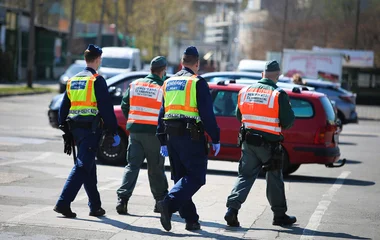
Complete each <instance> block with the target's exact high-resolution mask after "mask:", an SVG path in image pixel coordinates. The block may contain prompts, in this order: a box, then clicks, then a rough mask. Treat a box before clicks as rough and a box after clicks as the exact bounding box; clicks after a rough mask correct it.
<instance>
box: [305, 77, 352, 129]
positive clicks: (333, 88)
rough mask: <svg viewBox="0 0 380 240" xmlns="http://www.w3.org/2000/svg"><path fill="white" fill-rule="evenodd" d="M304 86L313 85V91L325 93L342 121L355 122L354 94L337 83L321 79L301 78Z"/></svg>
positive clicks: (344, 122)
mask: <svg viewBox="0 0 380 240" xmlns="http://www.w3.org/2000/svg"><path fill="white" fill-rule="evenodd" d="M303 81H304V84H305V85H306V86H310V87H313V88H314V89H315V91H317V92H321V93H324V94H326V95H327V97H328V98H329V99H330V100H331V101H334V102H335V106H336V108H337V110H338V119H339V120H340V121H341V122H342V123H343V124H347V123H357V122H358V114H357V112H356V94H355V93H352V92H350V91H347V90H345V89H343V88H341V87H340V86H339V85H337V84H335V83H331V82H326V81H322V80H311V79H303Z"/></svg>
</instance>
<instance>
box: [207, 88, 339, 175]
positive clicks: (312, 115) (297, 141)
mask: <svg viewBox="0 0 380 240" xmlns="http://www.w3.org/2000/svg"><path fill="white" fill-rule="evenodd" d="M244 86H246V85H243V84H236V83H227V84H226V83H225V82H224V81H221V82H219V83H209V87H210V91H211V95H212V98H213V101H214V113H215V115H216V118H217V122H218V125H219V127H220V142H221V150H220V152H219V154H218V156H217V157H214V156H213V155H211V154H210V155H209V158H210V159H218V160H226V161H239V159H240V154H241V150H240V148H239V147H238V146H237V138H238V131H239V128H240V122H239V121H238V120H237V119H236V116H235V114H236V105H237V99H238V93H239V91H240V90H241V89H242V88H243V87H244ZM284 91H286V92H287V93H288V95H289V98H290V103H291V105H292V108H293V111H294V113H295V116H296V120H295V122H294V125H293V127H292V128H290V129H288V130H283V132H282V133H283V135H284V137H285V140H284V142H283V143H282V145H283V147H284V149H285V159H284V169H283V172H284V174H285V175H287V174H290V173H293V172H294V171H296V170H297V169H298V168H299V167H300V165H301V164H306V163H319V164H325V165H326V166H330V167H332V166H335V165H334V163H335V162H336V161H338V160H339V157H340V150H339V146H338V141H339V133H338V127H337V124H336V122H335V120H336V115H335V113H334V109H333V106H332V104H331V102H330V101H329V99H328V98H327V97H326V96H325V95H324V94H321V93H317V92H315V91H307V90H306V91H305V90H302V89H301V88H299V87H295V88H293V89H284Z"/></svg>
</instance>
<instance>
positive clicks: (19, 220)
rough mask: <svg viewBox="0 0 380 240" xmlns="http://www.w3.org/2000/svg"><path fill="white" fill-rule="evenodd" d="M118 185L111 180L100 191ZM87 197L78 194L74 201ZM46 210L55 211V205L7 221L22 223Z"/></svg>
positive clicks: (118, 184) (118, 183)
mask: <svg viewBox="0 0 380 240" xmlns="http://www.w3.org/2000/svg"><path fill="white" fill-rule="evenodd" d="M116 186H120V181H118V182H111V183H109V184H107V185H105V186H102V187H99V188H98V191H99V192H100V191H103V190H109V189H111V188H113V187H116ZM86 198H87V194H81V195H78V196H77V197H76V198H75V200H74V201H81V200H83V199H86ZM45 211H53V207H52V206H48V207H44V208H38V209H34V210H31V211H29V212H26V213H23V214H20V215H17V216H15V217H13V218H11V219H9V220H8V221H7V223H20V222H21V221H22V220H24V219H26V218H30V217H33V216H34V215H37V214H40V213H42V212H45Z"/></svg>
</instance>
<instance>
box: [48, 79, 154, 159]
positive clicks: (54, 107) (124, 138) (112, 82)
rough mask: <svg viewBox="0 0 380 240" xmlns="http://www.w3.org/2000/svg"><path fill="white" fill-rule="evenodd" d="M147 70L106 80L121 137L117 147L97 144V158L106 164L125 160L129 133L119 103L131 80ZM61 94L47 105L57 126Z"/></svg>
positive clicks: (50, 120)
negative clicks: (109, 147) (108, 147)
mask: <svg viewBox="0 0 380 240" xmlns="http://www.w3.org/2000/svg"><path fill="white" fill-rule="evenodd" d="M148 74H149V72H128V73H122V74H119V75H117V76H115V77H112V78H110V79H108V80H107V86H108V91H109V93H110V94H111V99H112V104H113V105H114V110H115V114H116V117H117V120H118V125H119V128H118V133H119V135H120V138H121V142H120V145H119V147H117V148H111V149H107V148H105V147H103V146H99V149H98V153H97V158H98V160H100V161H102V162H104V163H107V164H120V163H122V162H124V161H125V153H126V149H127V146H128V136H129V133H128V131H126V129H125V126H126V119H125V118H124V115H123V113H122V112H121V109H120V106H115V105H120V103H121V100H122V98H123V95H124V93H125V91H126V90H127V89H128V87H129V83H131V82H132V81H134V80H136V79H139V78H143V77H145V76H147V75H148ZM62 99H63V94H59V95H57V96H55V97H53V99H52V101H51V102H50V105H49V110H48V117H49V122H50V125H51V126H52V127H54V128H58V110H59V107H60V106H61V102H62Z"/></svg>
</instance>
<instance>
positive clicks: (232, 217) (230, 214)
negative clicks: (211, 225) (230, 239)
mask: <svg viewBox="0 0 380 240" xmlns="http://www.w3.org/2000/svg"><path fill="white" fill-rule="evenodd" d="M238 212H239V211H238V210H237V209H234V208H228V210H227V212H226V215H224V220H226V222H227V225H228V226H231V227H239V226H240V223H239V221H238V218H237V215H238Z"/></svg>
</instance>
